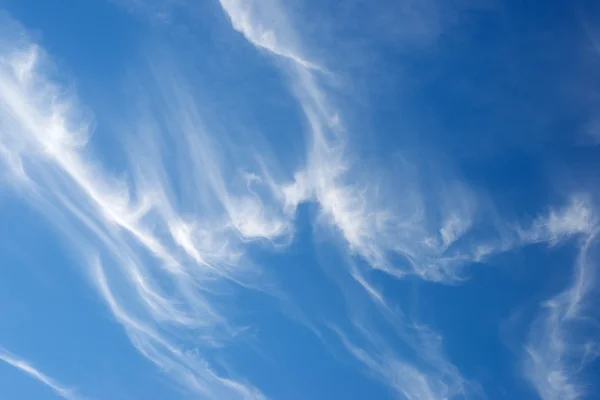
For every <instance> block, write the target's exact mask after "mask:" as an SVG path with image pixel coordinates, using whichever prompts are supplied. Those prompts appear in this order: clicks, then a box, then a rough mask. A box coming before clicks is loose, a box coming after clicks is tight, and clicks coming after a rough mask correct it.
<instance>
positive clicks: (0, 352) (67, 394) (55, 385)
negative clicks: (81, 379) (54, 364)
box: [0, 348, 84, 400]
mask: <svg viewBox="0 0 600 400" xmlns="http://www.w3.org/2000/svg"><path fill="white" fill-rule="evenodd" d="M0 361H3V362H5V363H6V364H8V365H10V366H12V367H15V368H16V369H18V370H20V371H22V372H24V373H26V374H27V375H29V376H30V377H32V378H33V379H35V380H37V381H38V382H40V383H43V384H44V385H46V386H48V387H49V388H50V389H52V390H53V391H54V392H55V393H56V394H57V395H58V396H59V397H61V398H63V399H65V400H83V399H84V397H81V396H80V395H78V394H77V392H76V391H75V390H74V389H72V388H69V387H67V386H65V385H63V384H61V383H59V382H57V381H56V380H54V379H53V378H50V377H49V376H48V375H46V374H44V373H43V372H41V371H40V370H38V369H37V368H35V367H34V366H33V365H31V364H30V363H28V362H27V361H25V360H23V359H22V358H19V357H17V356H15V355H14V354H12V353H9V352H8V351H6V350H5V349H3V348H0Z"/></svg>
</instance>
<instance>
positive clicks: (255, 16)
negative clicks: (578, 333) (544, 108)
mask: <svg viewBox="0 0 600 400" xmlns="http://www.w3.org/2000/svg"><path fill="white" fill-rule="evenodd" d="M273 4H274V2H269V4H262V3H259V2H251V3H248V4H247V7H248V8H246V7H242V6H241V3H239V2H235V1H234V2H230V1H229V2H228V1H221V5H222V6H223V9H224V11H225V12H226V13H227V15H228V16H229V19H230V20H231V21H232V26H233V28H234V29H236V30H238V31H239V32H240V33H242V34H243V35H244V37H245V38H246V39H247V40H248V41H249V42H250V43H252V44H253V45H255V46H256V47H257V48H259V49H267V50H269V51H270V52H271V53H272V54H273V55H274V56H275V57H280V56H282V55H283V56H285V57H287V58H290V59H292V60H296V61H297V60H302V61H297V62H296V63H294V64H292V65H289V64H282V67H283V68H284V71H285V72H286V73H287V74H288V76H289V77H290V80H291V83H290V87H291V88H292V90H293V91H294V93H295V94H296V98H297V100H298V104H299V107H300V108H301V110H302V111H303V113H304V116H305V117H306V121H307V125H308V130H309V132H308V134H307V139H306V141H307V149H306V164H305V165H303V166H300V167H299V168H298V169H297V172H296V173H295V176H294V178H295V179H294V180H293V181H292V182H289V183H287V184H283V185H280V186H279V192H280V196H281V199H282V201H283V204H284V210H286V212H288V213H290V214H293V213H294V212H295V211H296V209H297V207H298V206H299V205H300V204H302V203H304V202H314V203H316V204H318V206H319V211H320V214H319V217H318V222H319V223H321V224H322V225H323V226H327V227H332V228H333V229H334V230H335V231H336V236H340V237H341V238H342V240H343V241H344V243H345V247H346V249H347V251H348V254H349V255H350V257H351V258H350V259H349V260H348V262H347V269H346V271H343V272H341V274H344V273H345V274H349V275H350V276H351V277H353V278H354V280H355V281H356V283H357V284H358V287H359V288H361V289H362V290H363V293H362V294H361V293H358V292H356V291H355V289H353V288H354V285H352V284H350V283H348V284H346V283H341V282H345V278H343V277H339V279H338V276H336V278H335V280H336V281H337V282H340V283H339V284H340V285H342V286H343V287H342V291H343V292H347V293H351V294H348V295H347V304H348V311H349V313H350V315H351V320H352V321H353V323H351V324H349V325H348V324H345V326H346V328H345V329H342V328H341V327H337V326H336V327H335V328H334V330H335V331H336V332H337V336H338V337H339V339H340V341H341V342H342V344H343V345H344V348H346V349H347V351H348V352H349V353H350V354H351V355H352V356H354V358H356V359H357V360H358V361H360V362H361V363H362V364H363V365H364V366H365V367H366V368H367V370H369V371H370V374H372V375H374V376H375V377H377V378H378V379H380V380H381V381H383V382H384V383H385V384H386V385H388V386H389V387H390V388H391V389H392V390H393V391H395V392H397V393H398V394H400V395H402V396H404V397H406V398H408V399H417V398H423V399H425V398H427V399H429V398H431V399H433V398H452V397H456V396H460V395H464V394H465V393H466V392H467V391H468V390H470V389H471V388H470V387H469V386H471V385H467V383H466V380H465V379H464V378H463V377H462V375H461V374H460V372H459V371H458V369H457V368H456V367H454V366H453V365H452V364H451V363H450V362H449V361H448V359H447V357H446V356H445V355H444V354H443V351H442V349H441V346H440V345H439V343H438V345H435V346H434V345H433V343H432V342H431V341H428V340H425V341H423V340H422V339H423V337H422V335H421V334H420V332H421V333H423V331H421V330H419V329H416V328H415V327H414V325H413V326H412V327H411V323H410V322H409V321H405V320H403V319H402V318H400V317H399V316H398V315H397V314H396V313H394V312H391V311H390V310H389V308H388V306H387V304H386V299H385V298H384V297H383V295H382V294H381V293H380V292H379V291H377V289H376V288H375V287H374V286H373V285H372V284H371V282H369V278H368V276H367V274H366V272H365V271H366V270H368V269H371V268H377V269H379V270H381V271H384V272H386V273H388V274H390V275H392V276H394V277H397V278H401V277H404V276H406V275H417V276H419V277H421V278H424V279H427V280H433V281H441V282H448V281H449V282H452V281H454V280H455V279H457V278H458V276H459V275H460V274H458V273H457V268H458V267H459V266H460V265H464V264H465V263H467V262H468V261H469V260H474V259H475V257H476V253H475V250H474V249H473V250H469V251H471V253H469V254H458V255H457V254H454V253H452V251H453V249H452V246H453V245H454V243H455V242H457V241H458V240H459V239H460V238H461V237H462V236H463V235H464V234H465V233H466V232H467V231H468V230H469V229H470V227H471V226H472V224H473V219H474V216H473V210H474V209H475V208H476V207H475V205H476V200H475V196H474V195H473V194H472V193H470V191H469V190H468V189H467V188H466V187H464V186H462V185H460V184H459V183H458V182H456V183H451V184H445V185H441V187H442V188H443V189H441V190H440V192H441V194H442V200H441V201H436V203H435V204H434V205H433V206H434V207H439V208H436V209H435V210H434V211H432V210H427V207H426V201H425V199H424V197H423V195H422V193H421V190H420V184H421V182H419V177H418V176H417V175H416V174H415V173H414V169H413V168H411V166H410V165H408V163H405V164H403V165H402V166H403V167H405V171H406V174H405V178H406V180H405V181H403V182H402V185H401V186H403V187H400V186H396V185H394V188H395V189H396V188H397V189H399V192H400V193H402V194H399V193H398V192H395V193H394V194H393V196H392V195H391V193H389V192H387V191H386V190H385V187H386V185H388V184H389V183H390V182H387V181H379V180H377V179H375V178H374V176H375V174H374V173H370V174H367V173H365V168H364V166H362V167H363V168H361V169H362V173H361V172H359V170H358V169H357V166H356V165H354V163H355V162H354V161H352V159H351V155H350V153H349V145H348V144H349V141H350V138H351V136H352V131H351V128H349V127H346V126H345V123H344V118H343V112H342V110H340V109H339V107H337V106H336V105H335V102H334V101H333V100H332V96H330V94H329V93H328V91H327V90H325V89H323V87H322V86H321V84H320V83H319V80H320V79H321V78H322V77H320V76H319V72H318V71H315V70H314V68H312V67H311V65H313V63H309V65H306V64H307V63H306V62H305V61H304V57H302V56H301V55H300V54H303V49H304V44H303V43H302V41H301V40H300V39H299V36H300V35H299V34H297V33H296V32H295V31H294V28H293V21H289V20H288V19H287V17H286V16H285V14H284V13H283V10H282V9H281V8H280V7H279V6H278V5H273ZM250 8H251V9H250ZM273 10H275V11H273ZM261 32H262V33H264V32H268V35H267V34H265V35H261ZM371 172H372V171H371ZM411 174H412V175H411ZM396 179H397V177H396ZM440 183H441V182H440ZM436 194H437V193H436ZM392 197H393V198H394V199H397V200H392ZM434 215H435V217H434ZM440 215H441V218H440V217H439V216H440ZM355 256H358V259H359V260H358V261H356V262H355V261H353V260H352V258H353V257H355ZM392 259H394V261H392ZM401 260H405V261H404V262H402V261H401ZM364 261H366V263H365V262H364ZM398 261H401V262H398ZM364 294H366V295H367V296H366V298H365V297H363V296H364ZM358 299H362V301H363V302H365V304H369V303H370V302H371V301H373V302H374V303H376V304H377V305H376V309H378V310H379V312H381V315H382V316H383V319H384V321H386V320H387V323H389V324H390V325H391V326H396V327H397V330H398V332H397V334H398V336H397V338H401V340H403V341H404V342H406V344H408V345H409V348H412V349H413V351H415V352H416V354H419V355H418V356H417V360H418V362H419V363H420V364H421V365H417V364H415V363H414V360H411V361H408V360H405V359H404V358H403V357H400V356H399V355H398V354H397V353H396V352H395V351H394V350H393V349H392V346H390V345H389V343H388V341H387V339H385V338H383V337H381V336H379V335H378V334H377V332H376V328H374V326H373V324H372V323H371V322H370V321H368V320H365V319H363V318H361V317H360V315H359V313H358V312H357V311H356V310H355V309H354V308H353V306H351V304H355V303H356V302H358V301H359V300H358ZM369 307H370V306H369ZM351 336H352V337H357V338H361V341H362V342H364V343H365V346H368V348H367V349H363V348H361V347H359V346H357V345H355V344H354V343H353V342H352V341H351V340H350V339H348V338H349V337H351Z"/></svg>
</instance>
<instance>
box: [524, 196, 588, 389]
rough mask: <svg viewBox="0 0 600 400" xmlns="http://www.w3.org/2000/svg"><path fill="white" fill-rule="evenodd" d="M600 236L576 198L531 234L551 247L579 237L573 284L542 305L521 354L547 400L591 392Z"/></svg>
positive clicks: (528, 374)
mask: <svg viewBox="0 0 600 400" xmlns="http://www.w3.org/2000/svg"><path fill="white" fill-rule="evenodd" d="M597 233H598V228H597V219H596V213H595V210H594V209H593V208H592V207H591V206H590V203H589V201H586V200H585V199H583V198H581V197H575V198H574V199H573V200H572V201H571V202H570V204H569V205H567V206H566V207H564V208H563V209H561V210H558V211H554V210H552V211H550V213H549V214H548V215H547V216H544V217H540V218H538V219H537V220H536V221H535V222H534V224H533V228H532V230H531V231H529V232H528V235H526V236H527V237H528V238H530V239H532V240H534V241H539V240H540V239H541V238H545V240H547V241H548V242H549V244H550V245H554V244H556V243H557V242H558V241H559V240H562V239H566V238H567V237H568V236H572V235H576V234H577V235H579V236H580V242H579V243H578V246H579V253H578V256H577V260H576V263H575V267H574V273H573V278H572V280H571V283H570V284H569V286H568V287H567V288H566V289H564V290H563V291H562V292H560V293H559V294H557V295H556V296H554V297H552V298H551V299H549V300H547V301H545V302H543V303H542V304H541V309H540V311H539V314H538V315H537V317H536V318H535V320H534V321H533V323H532V324H531V327H530V332H529V337H528V340H527V342H526V344H525V346H524V353H523V355H522V357H523V358H522V371H523V374H524V377H525V378H526V379H527V380H528V381H529V383H530V384H531V385H532V387H533V388H534V389H535V390H536V392H537V393H538V395H539V396H540V397H541V398H542V399H544V400H558V399H564V400H576V399H580V398H584V397H585V396H586V395H587V394H588V392H587V389H588V385H587V384H586V383H585V381H584V371H585V369H586V367H587V366H588V365H589V364H590V363H591V362H592V361H594V360H595V359H596V358H597V357H598V355H599V354H598V346H599V343H598V341H597V339H595V338H594V334H593V332H596V331H597V329H596V328H595V323H594V322H593V321H594V315H593V313H592V314H590V311H591V309H590V306H591V301H592V299H591V297H590V296H591V295H592V294H593V293H594V290H595V288H596V277H595V269H596V265H595V264H596V261H595V257H592V251H593V248H594V246H595V245H596V243H595V242H596V240H597Z"/></svg>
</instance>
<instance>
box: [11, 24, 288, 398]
mask: <svg viewBox="0 0 600 400" xmlns="http://www.w3.org/2000/svg"><path fill="white" fill-rule="evenodd" d="M5 18H8V17H5ZM6 20H7V22H9V23H7V24H3V29H5V30H7V32H8V33H9V34H10V35H6V36H3V37H4V38H8V37H15V38H17V39H18V40H14V41H9V40H4V41H3V42H2V47H1V49H0V50H1V53H0V124H1V127H2V129H1V130H0V144H1V147H2V149H3V152H2V154H3V155H4V156H6V159H5V160H6V164H7V165H9V166H10V167H11V169H10V171H11V177H12V181H13V182H15V183H17V182H20V181H26V182H27V185H26V186H25V187H23V188H22V190H21V192H20V193H21V194H22V195H23V196H24V197H25V199H26V200H28V201H30V202H31V203H32V204H33V205H34V206H36V207H37V208H38V209H39V210H40V211H41V212H42V213H43V214H45V215H46V216H47V217H48V218H49V219H50V220H51V221H53V222H55V226H56V228H57V230H58V231H59V232H62V233H63V234H64V235H65V237H66V238H67V239H69V242H70V244H71V245H72V248H73V250H74V252H75V255H76V256H78V257H80V258H81V259H82V260H84V261H87V262H88V264H89V266H90V268H89V269H88V270H87V271H86V273H87V275H88V276H89V278H90V281H91V283H92V284H93V285H94V286H95V287H97V288H98V292H99V294H100V295H101V296H102V297H103V298H104V299H105V301H106V303H107V305H108V306H109V309H110V310H111V311H112V313H113V314H114V316H115V318H116V319H117V320H118V321H119V322H120V323H121V324H122V325H123V326H124V328H125V330H126V331H127V333H128V334H129V337H130V339H131V341H132V343H133V344H134V345H135V346H136V348H137V349H138V350H139V351H140V352H141V353H142V354H143V355H145V356H146V357H148V358H149V359H150V360H152V361H153V362H155V363H156V365H157V366H159V367H160V368H162V369H164V370H165V371H166V372H168V373H171V374H172V375H173V376H174V377H175V378H176V379H178V380H179V381H180V382H182V383H184V384H185V385H186V386H187V387H188V388H190V389H191V390H194V391H197V392H199V393H202V394H204V395H205V396H207V397H217V398H230V397H233V398H262V397H263V395H262V394H261V393H260V392H259V391H258V390H256V389H255V388H254V387H253V386H252V385H250V384H246V383H243V380H235V379H234V378H233V377H234V376H235V372H234V371H229V372H228V373H227V375H223V373H221V374H218V373H216V372H215V370H214V369H213V368H211V362H210V360H208V359H206V358H203V357H202V356H201V353H202V351H201V350H202V349H210V348H214V347H215V346H221V345H223V343H224V342H226V341H227V340H231V338H233V337H234V336H235V335H236V332H238V331H237V330H236V329H235V328H234V327H233V325H234V324H233V323H231V321H229V320H228V318H227V317H226V316H225V315H224V314H223V313H222V311H223V310H222V309H217V307H216V306H215V304H214V303H213V301H212V300H210V299H211V298H213V297H215V296H216V297H218V296H219V293H221V292H223V293H226V292H227V291H231V290H233V289H234V287H238V288H239V287H243V286H252V287H255V288H257V287H258V286H259V283H260V282H256V280H252V279H249V278H250V277H252V276H255V277H258V276H260V270H258V269H257V268H256V267H255V266H254V265H252V263H251V262H250V260H246V259H244V257H243V253H244V247H245V246H246V245H248V243H249V242H252V241H257V240H260V241H264V242H266V243H270V242H272V241H275V240H278V239H279V238H285V237H290V236H291V234H292V231H291V229H290V228H289V218H288V217H287V215H286V214H285V213H284V211H283V210H279V211H278V209H280V207H269V206H267V205H266V204H265V203H264V202H265V201H268V198H269V194H268V193H269V189H268V187H267V186H265V187H266V189H265V188H264V187H261V188H260V190H262V191H263V195H264V196H266V200H265V198H264V196H263V197H259V196H258V195H257V194H256V190H259V189H257V188H256V186H257V185H259V184H260V182H258V183H257V182H254V181H253V182H248V184H247V185H243V186H242V188H241V189H240V188H239V187H237V186H236V188H235V189H234V188H233V187H232V185H230V184H229V183H227V182H228V180H229V179H230V178H234V177H235V176H236V174H237V173H239V171H237V170H236V169H235V168H231V169H226V168H225V165H224V164H223V161H222V160H221V159H220V157H219V155H218V153H217V151H216V150H213V147H212V144H211V141H210V140H209V139H208V136H207V134H206V133H205V132H204V131H203V127H202V121H201V119H200V117H199V116H198V114H197V111H196V106H195V104H194V103H193V101H192V99H191V97H190V96H189V94H187V93H186V92H185V91H184V90H180V88H181V87H183V84H182V83H181V82H179V85H177V84H176V83H178V82H169V85H171V84H173V86H170V87H171V88H172V90H171V91H170V92H168V93H166V94H165V96H167V97H166V98H164V99H163V98H162V97H160V96H159V97H158V98H159V101H161V102H162V101H165V103H161V107H162V108H163V109H166V110H168V112H167V113H165V114H164V118H162V119H161V120H160V121H157V120H156V119H150V118H148V119H143V120H142V124H143V125H144V127H145V128H152V127H153V126H158V125H160V124H168V126H169V127H170V128H169V129H167V128H165V130H164V132H162V133H163V134H164V135H166V136H168V137H169V138H170V139H173V140H174V142H173V144H174V145H175V146H177V148H178V150H180V151H181V153H180V159H181V160H185V162H186V164H185V165H184V168H186V169H187V173H186V175H185V176H188V177H189V181H188V182H186V185H189V188H192V189H193V190H194V191H195V192H196V193H202V194H203V197H202V200H201V201H197V202H193V204H192V203H191V202H190V201H189V199H188V198H185V199H183V200H182V199H181V197H179V194H180V193H179V192H178V191H177V190H176V189H175V188H174V187H173V185H172V182H170V181H169V180H168V179H167V177H166V172H165V169H164V168H165V167H164V166H162V165H159V164H158V162H157V161H158V160H160V159H161V158H162V157H164V154H162V153H160V152H158V153H157V152H156V151H158V150H157V149H158V147H157V143H158V142H156V143H149V144H148V147H146V148H144V149H143V150H144V151H148V152H147V153H145V152H144V151H135V150H134V149H139V147H136V146H133V147H132V148H131V151H129V155H130V162H131V164H130V171H129V173H128V174H127V176H128V177H129V178H132V179H133V180H131V179H123V178H121V177H118V178H117V177H115V176H113V175H111V174H110V173H108V172H107V171H105V170H104V168H103V167H102V163H101V162H100V161H98V160H97V159H95V158H94V157H93V155H92V152H91V151H90V149H89V148H88V146H87V144H88V138H89V136H90V135H91V133H92V132H91V127H92V126H93V124H92V119H91V114H90V113H89V112H86V111H85V110H84V109H83V108H82V107H81V106H80V105H79V104H78V102H77V99H76V98H75V96H74V94H73V93H70V92H69V91H67V90H65V89H64V87H63V86H62V85H61V82H60V81H59V80H52V79H50V78H49V77H48V76H47V74H46V73H47V70H48V69H49V66H50V65H51V63H50V60H49V57H48V56H47V55H46V54H45V52H44V51H43V50H42V49H41V48H40V47H39V46H38V45H36V44H34V43H32V42H31V41H29V39H28V38H27V34H26V32H25V31H24V30H23V29H22V28H21V27H19V26H18V24H17V23H16V22H14V21H12V20H9V19H6ZM158 85H159V84H158ZM165 87H166V86H162V88H163V89H164V88H165ZM163 126H164V125H163ZM175 132H177V133H178V135H175V134H174V133H175ZM146 133H147V135H148V136H147V137H146V139H147V138H149V137H152V135H153V133H157V132H153V131H152V130H149V131H146ZM153 139H156V140H157V141H160V140H161V139H160V137H159V136H154V137H153ZM140 142H142V141H140ZM146 143H147V142H146ZM149 154H151V155H153V156H156V157H155V158H153V159H150V158H148V157H147V155H149ZM226 174H227V175H226ZM242 176H243V175H242ZM246 176H247V175H246ZM259 186H260V185H259ZM188 190H189V189H188ZM270 196H271V198H273V196H274V195H270ZM194 198H195V199H197V197H194ZM272 201H274V200H272ZM183 203H185V206H186V212H185V213H183V212H182V210H181V208H180V206H181V204H183ZM97 255H100V258H101V259H102V260H103V261H105V262H104V263H103V264H104V267H101V265H102V264H101V263H100V261H99V260H100V258H99V257H98V256H97ZM105 259H106V260H105ZM90 260H91V261H90ZM150 260H151V261H150ZM115 282H119V283H118V284H115ZM226 288H228V289H226ZM192 330H193V331H194V332H195V336H196V337H197V338H198V339H199V340H201V341H200V342H199V343H198V346H199V347H200V348H199V352H198V354H196V353H195V352H186V351H184V350H181V349H180V348H179V346H177V345H176V344H175V343H176V342H177V340H176V338H178V337H181V336H182V335H186V334H189V332H190V331H192Z"/></svg>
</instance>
